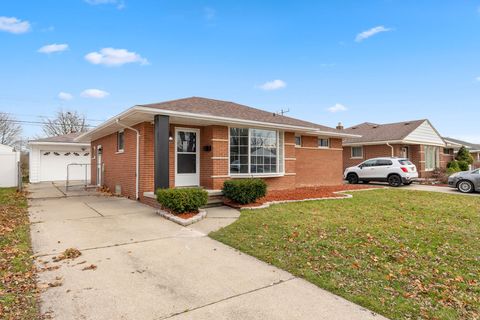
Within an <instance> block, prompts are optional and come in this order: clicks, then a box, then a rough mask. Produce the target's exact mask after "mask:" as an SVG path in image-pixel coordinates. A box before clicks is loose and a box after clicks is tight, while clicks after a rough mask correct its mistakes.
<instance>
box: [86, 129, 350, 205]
mask: <svg viewBox="0 0 480 320" xmlns="http://www.w3.org/2000/svg"><path fill="white" fill-rule="evenodd" d="M177 126H178V127H186V126H183V125H175V124H171V125H170V132H171V134H172V136H173V138H174V141H171V142H170V144H169V162H170V163H169V174H170V182H169V184H170V187H174V186H175V162H174V160H175V127H177ZM188 127H189V128H198V129H200V185H201V186H203V187H205V188H207V189H221V188H222V186H223V182H224V181H225V180H227V179H230V178H229V177H228V174H229V164H228V153H229V152H228V127H226V126H206V127H192V126H188ZM135 128H136V129H138V130H139V131H140V162H139V163H140V181H139V197H140V201H142V202H144V203H147V204H151V202H152V199H150V198H145V197H144V196H143V193H144V192H146V191H147V192H151V191H154V190H153V189H154V127H153V124H151V123H149V122H144V123H141V124H138V125H136V126H135ZM284 138H285V176H282V177H271V178H265V181H266V182H267V184H268V186H269V188H270V189H271V190H275V189H288V188H292V187H294V186H297V187H303V186H314V185H337V184H340V183H342V149H341V140H340V139H331V140H330V144H331V145H330V148H327V149H321V148H318V147H317V137H314V136H304V137H303V138H302V144H303V145H302V147H296V146H295V135H294V133H293V132H286V133H285V135H284ZM116 139H117V134H116V133H114V134H111V135H108V136H105V137H102V138H100V139H98V140H95V141H92V148H94V147H96V146H98V145H102V147H103V157H102V161H103V163H104V166H105V172H104V179H103V181H104V185H105V186H107V187H108V188H110V190H111V191H114V190H115V185H120V186H121V187H122V195H124V196H127V197H129V198H134V197H135V154H136V149H135V148H136V144H135V143H136V134H135V132H133V131H132V130H128V129H125V151H124V152H123V153H117V152H116ZM205 146H211V147H212V150H211V151H204V147H205ZM92 154H93V155H94V154H95V152H94V151H93V150H92ZM92 164H93V167H92V168H95V164H96V160H93V159H92ZM95 178H96V170H92V182H95V180H96V179H95Z"/></svg>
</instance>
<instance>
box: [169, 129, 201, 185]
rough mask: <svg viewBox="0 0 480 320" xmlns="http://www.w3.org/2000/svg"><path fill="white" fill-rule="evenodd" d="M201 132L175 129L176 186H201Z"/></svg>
mask: <svg viewBox="0 0 480 320" xmlns="http://www.w3.org/2000/svg"><path fill="white" fill-rule="evenodd" d="M199 142H200V130H198V129H186V128H175V186H176V187H187V186H199V185H200V152H199Z"/></svg>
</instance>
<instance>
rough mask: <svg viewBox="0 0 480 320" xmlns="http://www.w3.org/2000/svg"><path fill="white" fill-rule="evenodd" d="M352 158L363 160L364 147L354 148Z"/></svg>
mask: <svg viewBox="0 0 480 320" xmlns="http://www.w3.org/2000/svg"><path fill="white" fill-rule="evenodd" d="M352 158H363V147H352Z"/></svg>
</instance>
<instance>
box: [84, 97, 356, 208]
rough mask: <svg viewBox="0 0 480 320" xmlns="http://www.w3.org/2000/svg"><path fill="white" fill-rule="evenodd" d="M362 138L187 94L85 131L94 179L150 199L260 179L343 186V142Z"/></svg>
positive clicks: (274, 184)
mask: <svg viewBox="0 0 480 320" xmlns="http://www.w3.org/2000/svg"><path fill="white" fill-rule="evenodd" d="M352 137H356V136H355V135H354V134H348V133H345V132H343V131H342V130H337V129H334V128H329V127H325V126H322V125H317V124H314V123H311V122H307V121H302V120H298V119H294V118H290V117H286V116H282V115H278V114H274V113H271V112H267V111H262V110H259V109H255V108H251V107H247V106H244V105H240V104H236V103H233V102H227V101H219V100H213V99H205V98H198V97H193V98H186V99H180V100H174V101H167V102H162V103H156V104H148V105H136V106H134V107H132V108H130V109H128V110H126V111H125V112H123V113H121V114H119V115H118V116H116V117H114V118H112V119H110V120H108V121H106V122H105V123H103V124H101V125H99V126H98V127H96V128H94V129H93V130H91V131H89V132H87V133H85V134H83V135H81V136H80V137H78V138H77V140H78V141H83V142H90V143H91V154H92V158H91V163H92V171H91V181H92V183H93V184H97V185H99V186H107V187H108V188H109V189H110V190H111V191H113V192H115V193H116V194H120V195H123V196H126V197H129V198H132V199H139V200H140V201H142V202H145V203H150V204H152V201H153V199H152V197H153V192H154V190H156V189H157V188H173V187H185V186H200V187H203V188H205V189H208V190H218V189H221V188H222V186H223V182H224V181H225V180H227V179H238V178H245V177H259V178H263V179H265V181H266V182H267V184H268V186H269V188H270V189H287V188H294V187H303V186H320V185H338V184H341V183H342V169H343V168H342V139H343V138H352Z"/></svg>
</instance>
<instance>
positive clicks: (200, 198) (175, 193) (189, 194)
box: [157, 188, 208, 213]
mask: <svg viewBox="0 0 480 320" xmlns="http://www.w3.org/2000/svg"><path fill="white" fill-rule="evenodd" d="M157 201H158V202H159V203H160V204H161V205H162V207H164V208H166V209H169V210H171V211H173V212H174V213H184V212H196V211H198V208H200V207H203V206H204V205H206V204H207V202H208V193H207V191H205V190H203V189H200V188H181V189H158V190H157Z"/></svg>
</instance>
